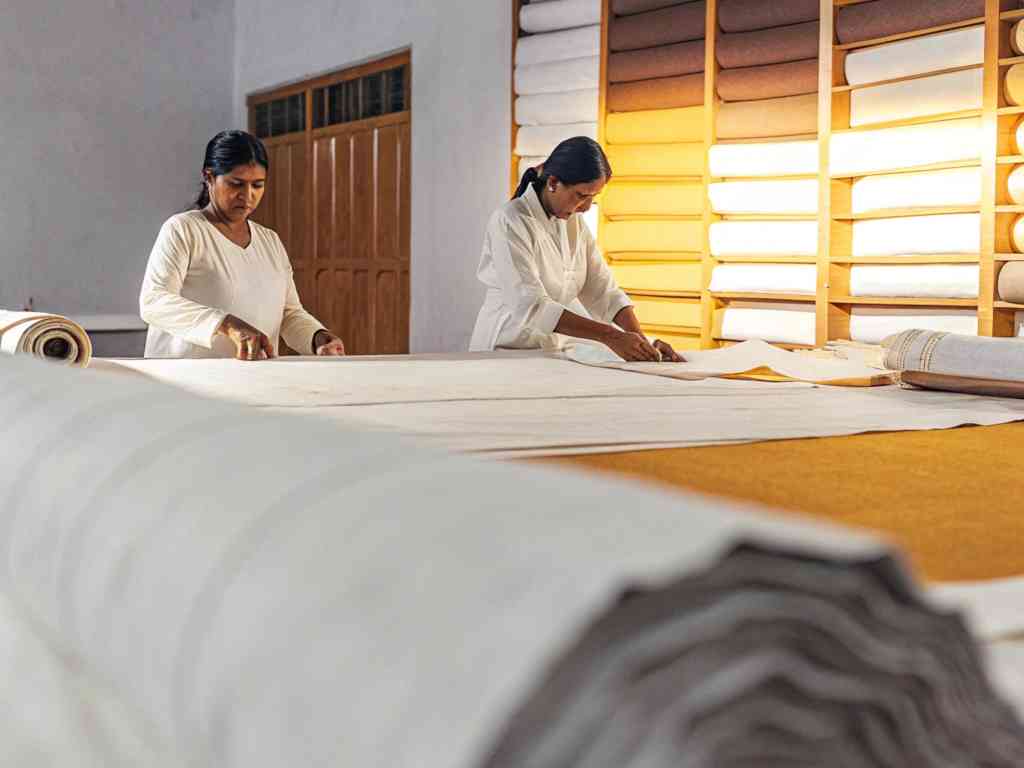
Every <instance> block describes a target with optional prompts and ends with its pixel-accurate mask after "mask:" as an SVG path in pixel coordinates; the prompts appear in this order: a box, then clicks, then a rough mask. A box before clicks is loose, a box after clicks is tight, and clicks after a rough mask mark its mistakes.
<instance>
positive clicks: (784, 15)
mask: <svg viewBox="0 0 1024 768" xmlns="http://www.w3.org/2000/svg"><path fill="white" fill-rule="evenodd" d="M819 12H820V5H819V0H721V2H720V3H719V4H718V26H719V27H721V28H722V31H723V32H751V31H753V30H755V29H767V28H769V27H783V26H786V25H787V24H799V23H800V22H802V21H813V20H815V19H817V18H818V14H819Z"/></svg>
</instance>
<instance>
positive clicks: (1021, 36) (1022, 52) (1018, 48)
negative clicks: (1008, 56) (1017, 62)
mask: <svg viewBox="0 0 1024 768" xmlns="http://www.w3.org/2000/svg"><path fill="white" fill-rule="evenodd" d="M1010 47H1011V48H1013V52H1014V53H1016V54H1017V55H1018V56H1024V21H1018V22H1017V23H1016V24H1014V25H1013V28H1012V29H1011V30H1010Z"/></svg>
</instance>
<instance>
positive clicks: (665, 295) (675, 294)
mask: <svg viewBox="0 0 1024 768" xmlns="http://www.w3.org/2000/svg"><path fill="white" fill-rule="evenodd" d="M622 290H623V291H625V293H626V295H627V296H647V297H653V298H658V299H699V298H700V291H652V290H649V289H647V288H625V287H624V288H623V289H622Z"/></svg>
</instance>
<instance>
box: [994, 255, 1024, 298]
mask: <svg viewBox="0 0 1024 768" xmlns="http://www.w3.org/2000/svg"><path fill="white" fill-rule="evenodd" d="M999 298H1001V299H1002V300H1003V301H1012V302H1013V303H1014V304H1024V261H1011V262H1007V264H1006V265H1005V266H1004V267H1003V268H1002V269H1001V270H999Z"/></svg>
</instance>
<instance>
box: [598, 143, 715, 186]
mask: <svg viewBox="0 0 1024 768" xmlns="http://www.w3.org/2000/svg"><path fill="white" fill-rule="evenodd" d="M605 153H606V154H607V155H608V162H609V163H611V166H612V173H613V174H615V176H618V177H620V178H621V177H628V176H700V175H701V174H702V173H703V172H704V144H703V142H691V143H679V144H609V145H608V146H607V147H605Z"/></svg>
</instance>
